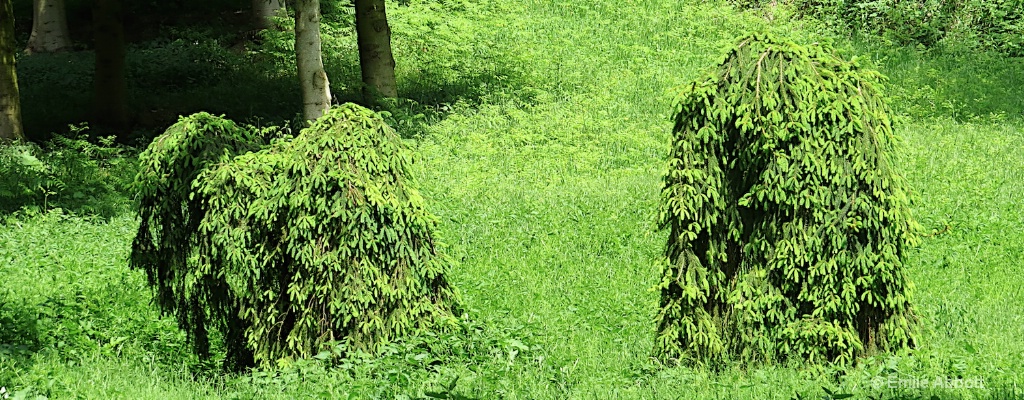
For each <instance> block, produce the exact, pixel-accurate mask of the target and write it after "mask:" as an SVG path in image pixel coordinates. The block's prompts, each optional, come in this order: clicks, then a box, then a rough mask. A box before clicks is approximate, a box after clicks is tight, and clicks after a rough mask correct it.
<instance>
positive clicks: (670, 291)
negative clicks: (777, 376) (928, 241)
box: [655, 34, 917, 363]
mask: <svg viewBox="0 0 1024 400" xmlns="http://www.w3.org/2000/svg"><path fill="white" fill-rule="evenodd" d="M880 78H881V77H880V75H879V74H878V73H877V72H874V71H871V70H868V69H864V68H860V67H858V66H857V64H856V63H855V62H847V61H844V60H842V59H840V58H838V57H837V56H836V55H834V53H833V52H832V50H830V49H828V48H825V47H822V46H819V45H812V46H800V45H797V44H794V43H790V42H787V41H783V40H780V39H777V38H775V37H773V36H770V35H763V34H757V35H753V36H749V37H745V38H743V39H742V40H740V41H739V42H738V44H737V45H736V46H735V48H733V49H732V50H731V51H730V52H729V53H728V54H727V56H726V58H725V60H724V61H723V62H721V64H720V65H719V66H718V68H717V69H716V70H714V71H713V72H712V73H711V74H710V75H709V76H708V77H707V78H706V79H703V80H700V81H697V82H694V83H693V84H691V85H688V86H687V88H686V89H685V90H684V91H683V93H682V94H681V96H680V97H679V98H678V103H677V106H676V117H675V129H674V135H673V145H672V151H671V155H670V160H669V164H668V172H667V174H666V176H665V186H664V189H663V191H662V204H663V207H662V209H661V213H660V224H661V228H662V229H667V230H669V231H670V235H669V239H668V245H667V247H666V250H665V257H664V258H663V260H662V279H661V282H660V284H659V285H658V288H659V289H660V290H661V309H660V312H659V315H658V318H657V319H658V324H659V325H658V335H657V340H656V345H655V347H656V349H655V352H656V354H657V355H659V356H660V357H663V358H664V359H668V360H677V361H681V362H696V363H705V362H709V361H714V360H722V359H725V358H727V357H728V358H732V359H738V360H743V361H755V360H782V359H785V358H787V357H801V358H804V359H806V360H808V361H810V362H822V361H836V362H840V363H845V362H849V361H851V360H852V359H853V358H855V357H857V356H859V355H863V354H872V353H875V352H878V351H890V350H894V349H898V348H903V347H908V346H913V345H914V340H915V334H914V332H915V329H916V328H915V326H916V317H915V315H914V312H913V310H912V308H911V305H910V291H911V289H912V285H911V283H910V282H909V281H908V280H907V277H906V274H905V272H904V267H903V263H902V257H903V253H904V251H905V250H906V249H907V248H908V246H912V245H913V244H914V241H915V232H916V230H917V225H916V223H915V222H914V221H913V220H912V219H911V217H910V215H909V199H908V188H907V184H906V182H905V181H904V179H903V178H902V177H901V176H900V174H899V173H898V171H896V170H895V167H894V163H893V160H892V158H893V157H895V156H896V155H898V153H896V151H897V149H895V148H894V141H895V137H894V136H893V130H892V124H891V119H890V117H889V115H890V110H889V108H888V106H887V105H886V103H885V101H884V99H883V98H882V96H881V94H880V92H879V89H878V81H879V80H880Z"/></svg>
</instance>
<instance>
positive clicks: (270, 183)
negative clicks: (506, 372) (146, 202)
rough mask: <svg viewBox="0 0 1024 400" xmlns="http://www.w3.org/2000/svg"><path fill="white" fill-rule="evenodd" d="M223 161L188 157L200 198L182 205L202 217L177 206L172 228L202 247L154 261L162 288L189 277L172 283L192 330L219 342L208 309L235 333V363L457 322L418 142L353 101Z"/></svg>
mask: <svg viewBox="0 0 1024 400" xmlns="http://www.w3.org/2000/svg"><path fill="white" fill-rule="evenodd" d="M173 133H174V132H173V130H172V131H170V132H168V134H173ZM160 140H161V138H158V139H157V141H158V142H159V141H160ZM250 143H251V142H250ZM151 150H152V148H151ZM157 151H159V149H157ZM164 151H168V150H164ZM173 151H175V152H185V151H186V149H181V148H177V149H173ZM221 161H222V162H218V163H205V164H202V165H200V164H199V163H193V164H189V165H188V166H186V165H183V166H181V168H183V169H185V170H189V171H190V173H189V176H191V177H194V179H193V180H192V181H191V183H190V184H189V185H184V184H183V185H182V186H177V188H179V189H181V192H179V195H180V196H181V197H180V199H190V200H189V201H188V202H185V203H182V202H176V204H178V205H179V207H178V208H181V209H184V210H186V211H187V213H188V215H189V216H193V215H198V216H200V219H199V221H198V222H197V223H196V224H194V225H191V224H190V225H185V224H180V223H176V222H175V220H174V219H173V217H174V215H173V214H172V218H164V219H161V221H171V222H175V224H174V225H172V226H167V225H163V226H161V228H163V229H167V230H171V231H173V232H174V234H173V235H168V237H170V238H171V239H173V241H174V242H173V243H171V244H169V245H167V247H174V248H177V249H183V250H189V251H191V253H184V254H190V256H189V257H186V258H184V259H181V260H180V262H181V264H178V265H176V267H179V268H180V270H175V269H173V268H171V269H169V268H166V267H165V266H164V265H160V264H158V265H154V266H151V267H150V269H152V270H155V271H156V272H157V276H158V279H157V287H158V288H162V287H163V286H171V287H173V288H175V289H176V288H181V290H177V291H171V292H167V291H162V292H160V293H159V294H160V295H161V297H163V295H164V294H165V292H166V293H167V295H168V296H170V297H171V299H170V301H168V302H164V301H162V302H161V304H162V305H164V304H165V303H170V304H172V305H173V306H172V307H171V308H168V307H167V306H166V305H165V306H164V309H165V310H169V311H170V310H173V311H176V312H177V314H178V315H179V321H184V322H185V323H182V324H181V326H182V328H183V329H185V330H186V331H189V335H190V337H192V338H195V339H199V341H198V342H197V343H199V344H202V345H206V344H205V341H206V335H207V333H206V329H207V328H206V327H205V325H204V324H207V321H208V320H209V321H212V322H213V323H214V324H215V326H216V328H218V329H220V330H221V331H222V332H223V334H224V337H225V344H226V346H227V353H228V354H227V357H226V359H225V363H226V365H227V366H228V367H231V368H240V367H244V366H247V365H248V364H251V363H253V362H255V363H259V364H263V365H268V364H272V363H273V362H275V361H277V360H279V359H282V358H288V357H295V358H300V357H310V356H313V355H317V354H319V352H320V351H322V350H324V348H325V347H326V346H331V345H333V344H335V343H341V344H343V345H344V346H345V348H348V349H358V350H361V351H366V352H373V351H376V350H378V349H379V348H380V346H381V345H383V344H386V343H387V342H389V341H391V340H393V339H395V338H397V337H399V336H401V335H404V334H406V333H410V332H412V331H414V330H417V329H433V328H440V329H444V328H445V327H447V326H448V323H451V322H454V316H455V315H456V313H457V312H458V311H457V309H456V308H457V304H458V298H457V295H456V293H455V291H454V290H453V289H452V288H451V286H449V284H448V282H447V280H446V279H445V273H446V271H447V269H448V265H449V263H448V259H446V258H444V257H442V256H441V255H440V254H439V253H438V251H437V248H436V244H435V242H434V239H433V233H432V232H433V231H434V229H435V225H436V222H435V219H434V217H433V216H432V215H430V214H429V213H428V212H427V211H426V209H425V208H424V202H423V198H422V197H421V196H420V194H419V192H418V191H417V190H416V189H415V188H414V185H413V182H412V181H411V180H410V178H409V177H408V169H409V166H410V164H411V162H412V154H411V152H410V151H409V150H407V149H406V148H405V147H404V146H403V144H402V142H401V139H400V138H399V137H398V136H397V134H396V133H395V132H394V131H393V130H392V129H391V128H390V127H388V126H387V125H386V124H385V123H384V121H383V120H382V119H381V118H380V117H379V116H378V115H377V114H375V113H373V112H372V111H370V110H368V109H366V108H362V107H359V106H356V105H343V106H340V107H338V108H335V109H332V110H330V111H329V112H328V113H327V114H326V115H325V116H324V117H322V118H321V119H319V120H317V121H315V122H314V123H313V124H312V125H311V126H310V127H308V128H306V129H304V130H303V131H302V132H301V133H300V134H299V135H298V136H296V137H294V138H290V137H286V138H283V139H278V140H275V141H274V142H272V143H271V144H270V145H269V146H267V147H265V148H263V149H262V150H260V151H257V152H249V153H246V154H242V155H239V156H237V157H234V158H232V159H230V160H228V159H221ZM190 166H191V167H197V168H195V169H189V168H190ZM175 171H176V172H179V170H177V169H176V170H175ZM195 171H198V173H195ZM179 173H180V172H179ZM182 175H184V174H181V175H179V176H182ZM159 201H163V200H159ZM159 201H158V202H159ZM181 205H184V207H181ZM168 208H170V209H175V208H174V207H173V206H170V207H168ZM161 210H163V209H161ZM189 221H190V222H194V221H193V220H189ZM184 227H187V228H188V230H178V229H179V228H184ZM138 243H139V242H138V241H137V243H136V246H135V252H136V253H137V254H145V255H151V254H150V253H151V252H149V251H147V249H146V248H145V247H140V245H139V244H138ZM179 271H180V272H179ZM151 275H152V274H151ZM193 313H194V314H193ZM183 314H184V315H185V317H184V318H183V317H182V315H183ZM197 321H199V322H197ZM233 343H234V346H235V347H232V346H233Z"/></svg>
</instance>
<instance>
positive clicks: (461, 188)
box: [0, 0, 1024, 399]
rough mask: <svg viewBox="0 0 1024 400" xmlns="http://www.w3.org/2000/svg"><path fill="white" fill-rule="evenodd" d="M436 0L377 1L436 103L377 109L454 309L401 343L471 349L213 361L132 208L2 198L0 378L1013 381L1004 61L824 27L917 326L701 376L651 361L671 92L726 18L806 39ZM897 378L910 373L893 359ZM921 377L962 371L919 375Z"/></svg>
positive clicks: (708, 15)
mask: <svg viewBox="0 0 1024 400" xmlns="http://www.w3.org/2000/svg"><path fill="white" fill-rule="evenodd" d="M446 3H449V2H446ZM450 3H451V7H449V8H441V7H437V6H431V5H430V4H429V3H425V2H418V1H413V2H411V4H409V5H405V6H396V7H393V10H392V11H391V13H392V16H391V18H392V19H393V29H394V31H395V35H396V37H395V39H394V40H395V47H396V53H397V54H396V58H397V59H398V60H399V69H398V74H399V75H400V76H401V78H400V79H401V80H402V82H400V90H401V88H402V87H405V88H407V89H408V91H409V92H410V93H414V94H415V97H416V100H417V101H418V102H420V103H421V104H422V105H425V106H429V107H430V108H431V109H433V110H436V111H434V112H432V113H430V114H429V115H428V116H427V118H424V119H422V120H421V122H418V123H415V124H410V125H408V126H405V125H400V126H399V129H400V130H401V131H402V132H403V133H405V134H406V135H407V136H408V137H409V139H408V144H409V145H410V146H411V147H412V148H414V149H416V151H417V153H418V157H419V158H418V162H417V164H416V170H415V173H416V175H417V179H418V180H419V182H420V186H421V188H422V189H423V191H424V194H425V195H426V198H427V200H428V204H429V208H430V209H431V210H432V211H433V212H434V213H435V214H436V215H437V216H438V217H439V218H440V221H441V224H440V225H441V234H440V238H441V240H442V241H443V242H444V243H446V246H447V247H446V252H447V253H448V255H450V256H451V257H452V259H454V260H455V261H456V265H455V267H454V270H453V276H452V281H453V283H454V284H455V286H456V287H458V288H459V290H460V291H461V293H462V295H463V297H464V300H465V303H466V306H467V307H468V308H469V318H470V319H471V320H472V322H471V325H472V326H473V327H474V329H473V333H472V334H471V335H469V338H468V339H458V338H434V339H429V338H428V339H425V340H426V341H427V342H429V341H430V340H441V341H457V340H465V343H462V345H463V348H470V349H476V351H474V352H467V353H465V354H446V355H434V354H427V353H424V352H423V351H422V350H420V349H421V347H422V346H419V347H418V346H416V345H414V344H404V345H403V344H398V345H396V346H395V348H394V351H392V352H390V353H389V354H386V355H385V356H384V357H382V358H379V359H358V360H353V361H352V362H350V363H345V364H343V365H340V366H336V367H335V368H329V369H325V368H323V367H321V366H319V364H316V363H297V364H293V365H284V366H282V368H281V369H279V370H275V371H261V372H254V373H251V374H248V375H243V376H228V375H223V374H221V373H220V372H219V370H218V367H217V366H216V365H211V364H209V363H204V362H201V361H200V360H197V359H196V358H195V357H194V356H192V355H191V353H190V352H189V351H188V348H187V345H186V344H185V341H184V337H183V335H182V334H181V333H180V332H179V331H178V330H177V328H176V326H175V324H174V322H173V321H172V320H170V319H167V318H161V317H160V316H159V314H158V312H157V311H156V310H155V306H153V305H152V304H150V292H149V289H148V288H147V286H146V282H145V277H144V275H143V273H142V272H139V271H130V270H128V268H127V255H128V250H129V246H130V244H131V239H132V237H133V234H134V230H135V228H136V224H137V223H136V221H135V219H134V216H133V215H131V214H130V213H124V214H123V215H121V216H118V217H115V218H111V219H98V218H80V217H74V216H69V215H67V214H65V213H60V212H47V213H31V212H29V213H21V214H18V215H15V216H10V217H6V218H5V219H3V220H0V221H2V222H0V282H2V283H0V323H2V325H0V328H2V329H3V330H2V331H0V346H6V347H0V386H6V388H7V390H9V391H13V392H19V391H20V393H21V394H24V395H27V396H29V397H27V398H32V396H36V395H44V396H47V397H48V398H52V399H62V398H90V399H91V398H96V399H100V398H103V399H106V398H126V399H165V398H175V399H177V398H183V399H185V398H225V399H228V398H230V399H248V398H282V399H290V398H309V397H324V398H339V399H345V398H351V399H363V398H382V399H419V398H431V397H429V396H430V395H433V396H434V397H433V398H451V399H466V398H470V399H494V398H503V399H568V398H574V399H576V398H579V399H616V398H623V399H626V398H629V399H633V398H645V399H690V398H698V399H719V398H722V399H724V398H751V399H762V398H780V399H790V398H794V396H796V395H798V394H799V395H801V396H803V398H822V396H826V397H825V398H829V397H827V393H826V389H827V390H830V391H833V392H834V393H837V394H839V393H849V394H854V395H856V396H857V398H867V396H874V397H876V398H877V397H881V398H930V396H932V395H935V396H938V398H942V399H945V398H954V399H957V398H965V399H975V398H977V399H987V398H993V399H1002V398H1020V397H1024V291H1022V287H1024V230H1022V229H1021V228H1020V227H1021V226H1022V225H1024V209H1022V208H1021V206H1020V205H1021V204H1024V195H1022V194H1021V191H1020V188H1021V187H1024V153H1022V152H1021V151H1020V150H1021V149H1024V129H1022V118H1020V117H1021V110H1022V109H1024V106H1022V104H1021V98H1020V97H1019V96H1018V95H1017V93H1020V92H1021V90H1020V89H1024V88H1022V85H1024V79H1022V76H1024V73H1022V70H1024V67H1021V66H1022V65H1024V63H1021V60H1002V61H1001V64H996V63H995V61H993V59H991V58H990V57H970V56H956V55H934V54H924V53H919V52H915V51H911V50H905V51H904V50H885V49H884V46H882V45H879V44H876V43H872V42H871V41H870V40H866V39H856V40H850V39H845V38H832V39H831V40H835V41H836V46H837V47H839V48H840V49H843V51H844V52H845V53H846V54H850V55H859V56H860V57H863V58H866V59H868V60H869V61H871V62H873V63H875V64H876V65H877V66H878V68H880V69H881V70H882V71H883V72H884V73H885V74H887V75H889V76H890V77H891V78H892V81H891V82H890V84H889V89H890V93H892V94H893V95H894V101H895V102H894V106H895V107H896V109H897V112H899V113H901V115H902V116H901V118H900V123H899V124H898V126H897V134H898V135H899V136H901V137H902V139H903V147H904V148H905V156H904V157H903V159H902V160H901V164H902V166H903V167H904V168H905V169H904V170H905V171H906V176H907V177H908V178H909V180H910V181H911V186H912V188H913V190H914V195H915V196H916V203H915V204H914V213H915V217H916V218H917V219H918V221H919V222H920V223H921V224H922V225H923V226H924V227H925V228H926V229H927V230H928V231H929V232H932V234H930V236H928V237H926V238H923V239H922V242H921V245H920V246H919V247H918V248H916V249H914V250H913V251H911V252H910V254H909V255H908V259H907V263H908V266H909V269H910V275H911V278H912V280H913V281H914V283H915V290H916V291H915V292H914V303H915V305H916V307H917V310H918V312H919V314H920V316H921V321H922V335H921V340H920V346H919V348H918V349H915V350H914V351H912V352H909V353H905V354H897V355H891V356H883V357H877V358H871V359H866V360H863V362H861V363H860V364H858V365H857V366H851V367H832V366H815V367H810V366H805V365H800V364H798V363H794V364H786V365H756V366H744V365H731V366H728V367H726V368H725V369H724V370H723V371H720V372H716V373H712V372H709V371H706V370H700V369H690V368H664V367H662V366H659V365H657V364H656V363H655V362H654V361H653V360H652V359H651V358H650V355H651V351H652V348H653V339H654V329H655V325H654V313H655V310H656V307H657V302H658V293H657V292H656V291H652V290H651V287H653V286H654V284H655V283H656V282H655V281H656V280H657V279H658V270H657V267H656V265H655V261H656V260H657V257H658V255H659V253H660V252H661V251H662V247H663V246H664V242H665V239H666V237H665V234H663V233H661V232H658V231H656V230H655V228H656V227H655V224H654V222H655V213H656V210H657V200H658V193H659V190H660V187H661V174H662V170H663V167H664V159H665V157H666V155H667V153H668V142H667V141H668V138H669V130H670V128H671V123H670V121H669V120H668V117H669V113H670V112H671V105H672V99H673V96H674V94H675V93H676V91H677V90H676V89H675V88H676V87H677V86H679V85H681V84H684V83H686V82H689V81H691V80H693V79H695V78H697V77H698V76H700V73H701V71H702V70H703V69H704V68H706V67H709V66H711V65H712V64H713V63H715V62H717V61H718V59H719V57H720V56H721V55H722V47H723V46H724V45H725V44H728V43H729V42H731V40H732V39H733V38H734V37H735V36H736V35H738V34H740V33H742V32H744V31H745V30H747V29H753V28H758V27H760V28H762V29H777V30H787V31H788V30H792V31H794V32H796V33H795V34H794V35H795V36H797V37H801V38H805V39H807V40H830V36H828V34H826V33H817V32H816V30H815V29H814V27H813V26H810V25H807V26H805V24H804V23H801V22H779V21H780V20H778V19H776V20H775V22H772V23H769V22H767V21H766V20H765V19H764V18H762V17H761V16H760V15H758V14H757V13H746V14H743V13H739V12H737V11H736V10H734V9H732V8H731V7H728V6H725V5H723V4H721V3H718V2H692V3H693V4H689V3H688V4H680V2H676V1H669V0H619V1H611V0H577V1H574V2H569V3H566V2H556V1H549V0H544V1H542V0H525V1H520V2H500V3H498V2H493V3H492V2H490V1H480V2H469V1H454V0H453V1H451V2H450ZM448 13H451V16H450V17H449V14H448ZM336 40H337V41H338V42H337V43H335V44H334V45H333V47H329V48H328V49H327V50H328V51H338V52H341V51H353V48H352V47H347V45H346V44H345V43H346V42H345V41H346V40H350V41H352V42H354V39H352V38H337V39H336ZM327 58H328V62H330V60H336V61H337V62H341V61H339V60H349V62H351V60H353V56H352V55H351V54H347V55H345V54H334V55H330V54H329V55H328V57H327ZM1008 64H1015V65H1017V66H1018V67H1017V69H1013V68H1010V69H1005V68H1004V67H1005V65H1008ZM330 68H332V67H330V66H329V69H330ZM333 68H334V69H333V70H335V71H342V72H338V74H339V75H342V76H345V75H344V73H343V71H346V70H351V66H336V67H333ZM350 72H351V71H350ZM417 80H419V82H420V83H417ZM332 81H333V82H344V78H342V79H337V80H335V79H334V78H333V77H332ZM352 82H354V81H352ZM422 82H427V83H429V84H430V85H427V84H424V83H422ZM336 84H339V85H340V84H341V83H336ZM402 85H404V86H402ZM979 96H980V97H979ZM946 104H948V106H946ZM460 343H461V342H460ZM434 359H437V360H438V362H431V360H434ZM912 378H913V379H927V380H928V382H927V383H928V387H926V388H917V389H915V388H908V387H907V386H912V385H909V384H907V383H906V381H904V383H902V384H900V383H899V382H896V381H895V380H896V379H904V380H906V379H912ZM936 378H941V379H946V378H965V379H968V380H971V379H980V380H982V381H983V382H984V387H985V388H984V389H974V388H933V387H931V384H932V383H933V382H934V381H935V380H936ZM890 383H892V386H902V388H889V387H888V386H890V385H889V384H890ZM838 397H841V396H837V398H838Z"/></svg>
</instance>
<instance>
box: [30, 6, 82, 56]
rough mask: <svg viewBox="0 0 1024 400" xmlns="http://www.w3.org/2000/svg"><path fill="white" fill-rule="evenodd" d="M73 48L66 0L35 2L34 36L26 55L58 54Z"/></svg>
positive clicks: (33, 9) (33, 12) (33, 16)
mask: <svg viewBox="0 0 1024 400" xmlns="http://www.w3.org/2000/svg"><path fill="white" fill-rule="evenodd" d="M69 47H71V36H70V35H69V34H68V18H67V13H66V12H65V11H64V0H33V2H32V35H31V36H29V38H28V46H27V47H26V48H25V52H26V53H29V54H31V53H56V52H59V51H64V50H67V49H68V48H69Z"/></svg>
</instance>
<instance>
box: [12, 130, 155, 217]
mask: <svg viewBox="0 0 1024 400" xmlns="http://www.w3.org/2000/svg"><path fill="white" fill-rule="evenodd" d="M84 132H85V128H82V127H73V129H72V132H71V134H70V135H68V136H60V135H58V136H54V137H53V138H52V139H51V140H50V141H48V142H46V143H45V144H44V146H43V147H39V146H36V145H34V144H16V145H10V146H0V204H2V205H0V211H4V212H12V211H16V210H18V209H21V208H23V207H36V208H39V209H52V208H63V209H66V210H69V211H74V212H76V213H81V214H95V215H100V216H104V217H110V216H112V215H114V214H115V213H116V212H117V211H118V210H120V209H121V207H123V206H125V205H126V203H127V202H128V197H127V193H128V192H129V186H130V182H131V178H130V177H131V176H133V175H134V173H133V172H134V168H135V163H134V160H133V159H132V157H131V155H130V150H129V149H127V148H125V147H122V146H118V145H115V144H114V143H113V140H114V139H113V137H106V138H99V140H98V142H99V143H93V142H91V141H89V140H88V139H86V136H87V135H86V134H85V133H84Z"/></svg>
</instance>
